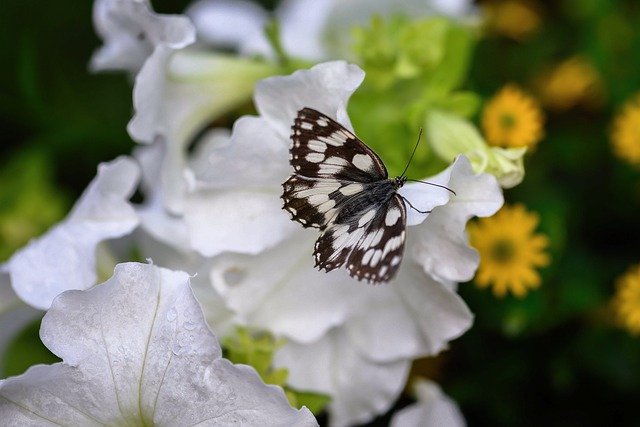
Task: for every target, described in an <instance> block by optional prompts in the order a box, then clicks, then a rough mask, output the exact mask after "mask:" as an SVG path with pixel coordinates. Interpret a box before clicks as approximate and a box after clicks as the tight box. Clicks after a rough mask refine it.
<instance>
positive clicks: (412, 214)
mask: <svg viewBox="0 0 640 427" xmlns="http://www.w3.org/2000/svg"><path fill="white" fill-rule="evenodd" d="M453 165H454V164H451V166H449V167H448V168H447V169H445V170H444V171H442V172H440V173H439V174H438V175H436V176H433V177H430V178H425V179H423V180H422V181H425V182H430V183H432V184H436V185H441V186H445V187H447V186H448V185H449V184H450V181H451V171H452V170H453ZM447 188H449V187H447ZM452 190H453V191H455V189H452ZM398 193H399V194H400V195H401V196H403V197H404V198H405V199H406V200H408V201H409V202H410V203H411V204H412V205H413V207H414V208H415V209H413V208H412V207H411V206H410V205H409V204H408V203H407V202H406V201H405V205H406V209H407V225H418V224H422V223H423V222H424V220H425V219H426V218H427V216H428V215H429V214H428V213H426V214H425V213H421V212H418V211H416V209H418V210H420V211H422V212H429V211H432V210H433V209H434V208H435V207H436V206H441V205H444V204H446V203H447V202H449V200H450V199H451V197H452V193H451V192H450V191H448V190H446V189H444V188H439V187H436V186H435V185H429V184H424V183H420V182H409V183H408V184H405V186H404V187H402V188H401V189H400V190H399V191H398Z"/></svg>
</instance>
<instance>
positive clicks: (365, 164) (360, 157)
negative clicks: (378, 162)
mask: <svg viewBox="0 0 640 427" xmlns="http://www.w3.org/2000/svg"><path fill="white" fill-rule="evenodd" d="M351 162H352V163H353V165H354V166H355V167H357V168H358V169H360V170H362V171H365V172H366V171H369V170H371V169H373V161H372V160H371V157H369V156H367V155H366V154H356V155H355V156H353V160H351Z"/></svg>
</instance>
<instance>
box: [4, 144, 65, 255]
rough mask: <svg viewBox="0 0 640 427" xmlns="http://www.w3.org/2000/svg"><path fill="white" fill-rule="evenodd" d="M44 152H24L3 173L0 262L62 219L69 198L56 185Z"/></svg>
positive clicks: (6, 166) (10, 161) (12, 160)
mask: <svg viewBox="0 0 640 427" xmlns="http://www.w3.org/2000/svg"><path fill="white" fill-rule="evenodd" d="M52 175H53V174H52V173H51V163H50V159H49V157H48V156H47V154H46V153H45V152H43V151H37V150H30V151H27V150H25V151H23V152H21V153H20V154H19V155H16V156H14V157H13V158H12V159H10V160H9V162H8V164H5V165H4V166H3V167H2V169H1V170H0V260H6V259H7V258H9V256H10V255H11V254H12V253H13V252H14V251H15V250H16V249H19V248H21V247H22V246H24V245H26V244H27V243H28V242H29V240H30V239H31V238H33V237H36V236H39V235H40V234H42V233H43V232H44V231H46V230H47V228H49V226H51V225H52V224H54V223H55V222H57V221H58V220H60V219H61V218H62V217H63V216H64V214H65V212H66V211H67V209H68V201H67V198H66V197H65V196H64V194H62V192H61V191H60V190H59V188H58V187H56V186H55V185H54V182H53V179H52Z"/></svg>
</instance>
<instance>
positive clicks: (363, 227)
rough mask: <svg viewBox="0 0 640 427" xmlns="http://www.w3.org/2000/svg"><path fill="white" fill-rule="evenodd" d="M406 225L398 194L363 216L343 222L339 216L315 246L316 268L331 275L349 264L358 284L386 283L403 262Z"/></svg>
mask: <svg viewBox="0 0 640 427" xmlns="http://www.w3.org/2000/svg"><path fill="white" fill-rule="evenodd" d="M406 223H407V213H406V208H405V205H404V201H403V200H402V198H401V197H400V196H399V195H397V194H394V195H393V196H392V197H391V198H390V199H389V200H388V201H387V202H386V203H384V204H383V205H380V206H375V205H372V206H371V209H370V210H368V211H367V212H365V213H364V214H363V215H360V216H357V217H351V218H349V219H347V220H346V221H344V222H342V221H339V216H338V220H336V221H334V222H332V223H331V225H330V226H329V227H328V228H327V229H326V230H325V231H324V232H323V233H322V235H321V236H320V238H318V240H317V242H316V245H315V248H314V249H315V250H314V257H315V260H316V267H318V268H320V269H324V270H326V271H331V270H333V269H336V268H339V267H341V266H343V265H344V264H345V263H346V266H347V270H349V274H350V275H351V276H352V277H356V278H357V279H358V280H362V279H365V280H367V281H368V282H370V283H380V282H387V281H389V280H391V279H392V278H393V277H394V276H395V274H396V272H397V270H398V267H399V266H400V261H402V254H403V251H404V242H405V228H406Z"/></svg>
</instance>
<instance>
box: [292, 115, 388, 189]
mask: <svg viewBox="0 0 640 427" xmlns="http://www.w3.org/2000/svg"><path fill="white" fill-rule="evenodd" d="M291 130H292V133H291V140H292V146H291V159H290V161H291V166H293V169H294V171H295V173H296V174H297V175H301V176H305V177H307V178H312V179H330V180H342V181H353V182H360V183H366V182H375V181H379V180H381V179H387V178H388V176H389V175H388V173H387V169H386V168H385V167H384V164H383V163H382V160H380V158H379V157H378V155H377V154H376V153H374V152H373V150H371V149H370V148H369V147H367V146H366V145H365V143H364V142H362V141H361V140H360V139H358V137H356V136H355V135H354V134H353V133H352V132H351V131H349V130H348V129H346V128H345V127H344V126H342V125H341V124H340V123H338V122H336V121H335V120H333V119H332V118H330V117H328V116H326V115H324V114H322V113H320V112H319V111H316V110H313V109H311V108H303V109H302V110H300V111H299V112H298V116H297V117H296V119H295V121H294V124H293V126H292V127H291Z"/></svg>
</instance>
